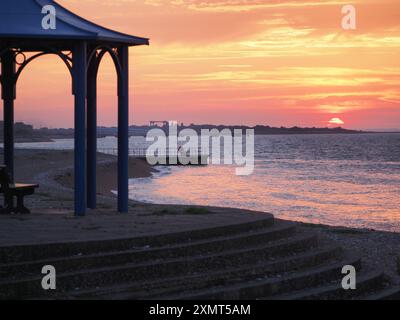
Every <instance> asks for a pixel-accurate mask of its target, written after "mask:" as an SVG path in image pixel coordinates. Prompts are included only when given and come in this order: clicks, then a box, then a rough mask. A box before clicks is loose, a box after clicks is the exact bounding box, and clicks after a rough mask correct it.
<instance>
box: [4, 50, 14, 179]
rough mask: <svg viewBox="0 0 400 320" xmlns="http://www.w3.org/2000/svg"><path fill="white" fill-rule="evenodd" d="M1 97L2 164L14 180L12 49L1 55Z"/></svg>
mask: <svg viewBox="0 0 400 320" xmlns="http://www.w3.org/2000/svg"><path fill="white" fill-rule="evenodd" d="M1 74H2V81H3V86H2V99H3V105H4V110H3V112H4V124H3V125H4V164H5V165H6V166H7V169H8V170H9V173H10V176H11V179H12V181H14V100H15V97H16V95H15V60H14V54H13V52H12V51H8V52H6V53H4V54H3V56H2V57H1Z"/></svg>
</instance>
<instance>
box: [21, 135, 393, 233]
mask: <svg viewBox="0 0 400 320" xmlns="http://www.w3.org/2000/svg"><path fill="white" fill-rule="evenodd" d="M99 145H100V147H101V148H112V147H115V146H116V140H115V139H114V138H106V139H100V140H99ZM32 146H36V147H38V148H43V147H46V148H49V149H71V148H72V146H73V143H72V141H71V140H59V141H56V142H55V143H49V144H23V145H20V147H32ZM130 146H131V148H137V147H144V146H145V142H144V139H143V138H132V139H131V141H130ZM255 147H256V150H255V154H256V167H255V171H254V173H253V174H252V175H250V176H242V177H239V176H236V175H235V170H234V169H235V167H232V166H213V165H210V166H207V167H185V168H176V167H175V168H162V171H161V172H160V173H159V174H156V175H155V176H154V177H152V178H148V179H137V180H132V181H131V190H130V196H131V198H132V199H136V200H141V201H147V202H156V203H166V204H199V205H213V206H229V207H238V208H246V209H253V210H260V211H267V212H271V213H274V214H275V215H276V216H277V217H280V218H285V219H291V220H298V221H304V222H313V223H324V224H330V225H344V226H352V227H365V228H373V229H380V230H389V231H399V232H400V201H399V200H400V134H365V135H293V136H288V135H281V136H257V137H256V141H255Z"/></svg>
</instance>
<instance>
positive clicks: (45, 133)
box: [0, 121, 363, 142]
mask: <svg viewBox="0 0 400 320" xmlns="http://www.w3.org/2000/svg"><path fill="white" fill-rule="evenodd" d="M154 128H160V129H162V130H164V131H165V132H166V133H168V127H166V126H164V127H155V126H130V127H129V135H130V136H146V134H147V132H148V131H149V130H150V129H154ZM182 129H193V130H195V131H196V132H198V133H200V131H201V130H202V129H209V130H212V129H217V130H219V131H221V130H223V129H230V130H232V131H233V130H234V129H242V130H246V129H254V132H255V134H257V135H263V134H265V135H267V134H334V133H336V134H337V133H363V131H357V130H347V129H343V128H340V127H338V128H316V127H312V128H300V127H292V128H286V127H279V128H278V127H270V126H262V125H258V126H255V127H248V126H225V125H210V124H204V125H196V124H191V125H183V124H181V125H179V126H178V131H179V130H182ZM97 133H98V137H106V136H116V135H117V134H118V128H116V127H99V128H98V129H97ZM14 134H15V141H16V142H30V141H50V140H51V139H70V138H73V137H74V129H71V128H69V129H64V128H57V129H53V128H40V129H34V128H33V126H32V125H29V124H25V123H23V122H17V123H15V125H14ZM0 141H3V121H0Z"/></svg>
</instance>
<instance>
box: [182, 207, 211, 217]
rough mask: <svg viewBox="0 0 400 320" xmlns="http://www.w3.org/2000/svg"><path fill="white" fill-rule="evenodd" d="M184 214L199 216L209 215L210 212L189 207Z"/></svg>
mask: <svg viewBox="0 0 400 320" xmlns="http://www.w3.org/2000/svg"><path fill="white" fill-rule="evenodd" d="M185 213H186V214H196V215H199V214H209V213H210V210H208V209H207V208H199V207H190V208H187V209H186V210H185Z"/></svg>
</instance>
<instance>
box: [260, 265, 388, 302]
mask: <svg viewBox="0 0 400 320" xmlns="http://www.w3.org/2000/svg"><path fill="white" fill-rule="evenodd" d="M342 277H343V276H341V277H338V279H334V281H333V282H332V283H328V284H325V285H323V286H321V287H312V288H307V289H305V290H301V291H297V292H292V293H290V294H284V295H277V296H273V297H267V298H265V299H268V300H270V299H271V300H337V299H340V300H348V299H354V298H356V297H357V296H360V295H362V294H365V293H368V292H372V291H377V290H381V289H382V288H384V287H385V285H386V279H385V276H384V273H383V272H380V271H378V272H372V273H367V274H364V275H360V276H358V277H357V289H356V290H344V289H343V287H342V284H341V282H342Z"/></svg>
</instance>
